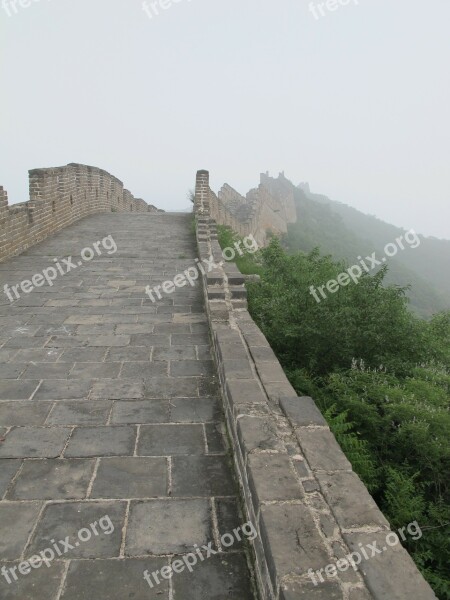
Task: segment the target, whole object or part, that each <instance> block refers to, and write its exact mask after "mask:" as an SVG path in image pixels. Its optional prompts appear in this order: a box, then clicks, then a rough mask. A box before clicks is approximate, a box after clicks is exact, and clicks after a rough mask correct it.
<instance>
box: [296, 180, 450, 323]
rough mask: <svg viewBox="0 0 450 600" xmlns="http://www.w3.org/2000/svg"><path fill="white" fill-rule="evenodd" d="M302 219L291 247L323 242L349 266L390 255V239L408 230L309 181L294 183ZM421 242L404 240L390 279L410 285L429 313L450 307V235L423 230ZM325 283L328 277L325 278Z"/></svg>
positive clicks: (417, 305) (325, 250) (414, 301)
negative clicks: (317, 191)
mask: <svg viewBox="0 0 450 600" xmlns="http://www.w3.org/2000/svg"><path fill="white" fill-rule="evenodd" d="M294 198H295V204H296V208H297V217H298V219H297V222H296V223H295V224H291V225H289V226H288V234H287V235H286V236H285V242H286V245H287V247H288V249H289V250H290V251H296V250H302V251H304V252H309V251H311V250H312V249H313V248H315V247H317V246H319V248H320V250H321V252H322V254H331V255H332V256H333V258H334V259H336V260H342V259H344V260H345V261H346V262H347V263H348V264H349V266H351V265H356V264H359V259H358V257H363V258H365V257H366V256H371V255H372V253H373V252H376V256H377V257H379V258H380V257H384V256H385V251H384V248H385V246H386V245H387V244H390V243H391V244H397V243H396V240H397V238H400V236H405V234H406V232H407V230H406V229H402V228H400V227H396V226H395V225H391V224H389V223H386V222H385V221H382V220H381V219H379V218H377V217H375V216H373V215H367V214H365V213H363V212H361V211H359V210H357V209H356V208H353V207H351V206H348V205H347V204H344V203H342V202H337V201H334V200H331V199H330V198H328V197H327V196H325V195H322V194H315V193H312V192H311V190H310V187H309V184H307V183H300V184H299V186H298V187H296V188H294ZM418 238H419V239H420V245H418V246H417V247H415V248H414V247H413V246H412V245H409V244H408V243H407V242H403V243H404V246H405V249H404V250H401V249H400V248H399V249H398V252H397V254H396V255H395V257H392V258H388V259H387V264H388V267H389V272H388V275H387V277H386V282H387V283H389V284H395V285H399V286H402V287H405V286H408V285H409V286H410V288H411V289H410V290H409V291H408V292H407V296H408V298H409V299H410V307H411V309H412V310H413V311H414V312H416V313H417V314H419V315H420V316H422V317H424V318H428V317H431V316H432V315H433V314H434V313H436V312H440V311H442V310H449V309H450V276H449V275H450V240H442V239H438V238H435V237H426V236H423V235H421V234H418ZM323 283H325V282H323Z"/></svg>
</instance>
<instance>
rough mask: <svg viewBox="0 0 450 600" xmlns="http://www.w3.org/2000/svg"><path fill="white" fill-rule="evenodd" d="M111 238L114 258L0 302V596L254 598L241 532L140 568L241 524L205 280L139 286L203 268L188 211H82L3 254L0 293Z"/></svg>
mask: <svg viewBox="0 0 450 600" xmlns="http://www.w3.org/2000/svg"><path fill="white" fill-rule="evenodd" d="M169 230H170V235H169V236H168V235H167V234H168V231H169ZM110 234H111V235H112V236H113V238H114V240H115V242H116V244H117V252H116V253H115V254H112V255H108V254H106V253H103V255H101V256H97V257H95V258H94V259H93V260H92V261H90V262H86V263H84V264H83V265H82V266H80V267H79V268H77V269H76V270H72V271H71V272H70V273H67V274H66V275H64V276H63V277H60V278H58V279H57V280H55V281H54V285H53V286H52V287H50V286H47V285H45V286H42V287H39V288H35V289H34V290H33V291H32V293H30V294H28V295H27V296H26V297H25V296H23V297H22V298H21V299H20V300H18V301H17V302H15V303H14V304H12V305H10V303H9V301H8V300H7V299H6V297H5V300H6V301H5V302H4V301H3V298H0V567H1V566H5V567H6V568H7V569H10V568H11V569H13V571H14V573H16V575H17V580H13V581H12V583H11V584H8V583H7V581H6V578H5V577H4V576H1V575H0V598H1V599H2V600H3V599H5V600H91V599H92V598H96V599H97V600H124V599H125V598H133V600H144V599H145V600H157V599H158V600H187V599H188V598H189V599H192V600H206V599H208V600H225V599H227V600H230V599H231V600H238V599H239V600H250V598H253V592H252V583H251V576H250V573H249V569H248V565H247V559H246V555H245V552H244V545H243V544H242V543H236V545H235V546H233V548H230V549H227V548H220V552H219V554H218V555H217V556H214V557H212V558H210V559H208V561H207V562H208V564H206V561H205V563H202V564H201V565H199V567H198V569H194V571H193V572H192V573H190V572H189V571H187V570H186V573H180V574H174V577H173V579H172V580H170V581H169V580H167V579H164V578H161V584H160V585H158V586H155V587H153V588H152V587H151V586H150V585H149V584H148V583H147V581H146V580H145V579H144V571H145V570H148V571H149V572H153V571H158V570H161V569H163V568H164V567H167V568H168V567H169V565H170V564H172V563H173V561H174V560H175V559H176V557H179V556H185V555H186V554H187V553H189V552H193V551H194V548H193V545H194V544H205V545H206V544H209V543H212V544H213V547H217V544H219V535H222V534H224V533H228V532H232V531H233V529H236V528H237V527H239V526H240V525H242V524H243V523H244V519H243V517H242V516H241V513H240V503H239V501H238V499H237V487H236V485H235V482H234V479H233V475H232V462H231V461H230V459H229V457H228V455H227V452H228V450H227V445H226V440H225V435H224V434H225V430H224V416H223V413H222V405H221V400H220V396H219V389H218V385H217V381H218V376H217V373H216V372H215V369H214V363H213V361H212V358H211V348H210V341H209V329H208V325H207V320H206V315H205V311H204V306H203V299H202V290H201V287H200V286H199V285H198V284H197V285H196V286H195V287H194V288H192V287H191V286H186V287H183V288H177V289H176V291H175V292H174V293H173V294H171V295H166V296H164V297H163V298H162V299H161V301H159V302H158V303H157V304H153V303H152V302H151V300H150V299H149V298H148V297H147V296H146V294H145V288H146V286H147V285H150V287H153V286H154V285H159V284H162V283H163V282H164V281H165V280H173V278H174V277H175V275H177V274H178V273H182V272H183V271H184V270H186V269H187V268H189V267H191V266H192V265H194V264H195V258H196V254H197V253H196V248H195V242H194V239H193V235H192V229H191V216H190V215H144V214H139V215H132V214H124V213H120V214H110V215H109V214H108V215H99V216H93V217H89V218H87V219H84V220H82V221H80V222H78V223H76V224H75V225H72V226H71V227H68V228H67V229H64V230H63V231H61V232H60V233H58V234H56V235H54V236H52V237H51V238H49V239H48V240H46V241H44V242H42V243H40V244H38V245H37V246H34V247H32V248H31V249H29V250H28V251H27V252H26V253H24V254H22V255H20V256H18V257H16V258H13V259H11V260H9V261H7V262H5V263H1V264H0V290H2V289H3V285H5V284H6V283H7V284H8V285H14V284H17V283H20V281H22V280H24V279H30V278H31V277H32V276H33V275H34V274H35V273H40V272H42V271H43V269H45V268H46V267H48V266H49V265H51V264H53V260H52V259H53V258H54V257H67V256H73V257H77V255H78V256H79V255H80V252H81V250H82V249H83V248H85V247H89V246H92V245H93V243H94V242H96V241H97V240H100V239H102V238H104V237H106V236H107V235H110ZM182 256H183V257H184V258H181V257H182ZM109 523H111V525H112V527H113V530H111V531H109V530H108V527H109V525H108V524H109ZM94 529H95V531H96V532H97V533H95V532H94ZM80 535H81V537H83V536H87V537H89V540H87V541H82V540H81V539H80V538H79V537H78V536H80ZM63 542H64V543H63ZM54 544H57V547H58V549H59V552H60V553H61V554H58V552H57V551H56V547H55V546H54ZM219 545H220V544H219ZM72 546H73V547H72ZM48 548H50V549H51V548H53V550H54V551H55V560H54V561H53V562H52V564H51V566H50V568H47V567H46V566H45V565H43V566H41V567H40V568H34V567H33V564H32V563H33V555H36V554H37V553H38V552H40V551H43V550H45V549H48ZM27 565H28V566H27ZM14 569H15V570H14ZM22 571H23V573H26V574H22ZM6 572H7V573H10V571H8V570H7V571H6ZM11 577H12V575H11ZM13 579H14V578H13Z"/></svg>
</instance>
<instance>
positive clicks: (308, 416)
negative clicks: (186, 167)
mask: <svg viewBox="0 0 450 600" xmlns="http://www.w3.org/2000/svg"><path fill="white" fill-rule="evenodd" d="M213 204H214V199H213V203H211V194H210V190H209V179H208V172H207V171H199V172H198V174H197V187H196V196H195V214H196V221H197V245H198V250H199V258H200V259H202V260H203V259H205V260H206V259H208V258H209V257H210V256H214V259H215V261H214V262H215V263H217V264H219V263H221V261H223V258H222V250H221V248H220V246H219V243H218V240H217V224H216V221H215V219H214V218H213V215H214V214H216V207H215V206H213ZM241 235H242V233H241ZM203 286H204V294H205V305H206V310H207V315H208V320H209V324H210V331H211V338H212V342H213V352H214V357H215V361H216V364H217V368H218V373H219V379H220V389H221V393H222V398H223V405H224V411H225V416H226V423H227V428H228V433H229V436H230V438H231V443H232V450H233V460H234V464H235V468H236V472H237V474H238V480H239V486H240V489H241V494H242V497H243V499H244V509H245V511H246V515H245V516H246V518H247V519H249V520H251V521H252V522H253V523H254V525H255V526H256V529H257V531H258V536H257V538H256V539H255V540H254V541H253V542H252V546H251V550H252V555H253V563H254V568H255V576H256V581H257V584H258V589H259V594H260V597H261V599H262V600H300V599H303V598H304V599H307V600H316V599H317V600H370V599H372V600H410V598H420V600H433V599H434V600H435V599H436V596H435V595H434V593H433V591H432V590H431V588H430V586H429V585H428V583H427V582H426V581H425V579H424V578H423V577H422V575H421V574H420V573H419V571H418V569H417V567H416V566H415V564H414V562H413V560H412V559H411V557H410V556H409V554H408V553H407V552H406V550H404V549H403V547H402V546H401V545H400V544H396V545H393V546H391V545H390V544H389V543H388V542H387V541H386V540H387V539H392V536H393V535H394V533H393V532H391V530H390V526H389V523H388V522H387V520H386V518H385V517H384V516H383V514H382V513H381V511H380V510H379V509H378V507H377V505H376V503H375V501H374V500H373V498H372V497H371V495H370V494H369V492H368V491H367V489H366V488H365V486H364V484H363V483H362V482H361V480H360V479H359V478H358V476H357V475H356V474H355V473H354V472H353V470H352V466H351V464H350V463H349V461H348V460H347V458H346V456H345V455H344V453H343V451H342V450H341V448H340V447H339V445H338V444H337V442H336V439H335V437H334V436H333V434H332V432H331V431H330V429H329V427H328V426H327V423H326V421H325V419H324V418H323V416H322V414H321V413H320V411H319V410H318V408H317V406H316V404H315V403H314V400H313V399H312V398H308V397H302V398H299V397H297V396H296V393H295V390H294V389H293V388H292V386H291V385H290V383H289V381H288V380H287V378H286V375H285V374H284V372H283V369H282V368H281V365H280V363H279V362H278V360H277V358H276V356H275V354H274V353H273V351H272V349H271V348H270V346H269V344H268V342H267V340H266V338H265V337H264V335H263V333H262V332H261V330H260V329H259V328H258V326H257V325H256V324H255V322H254V321H253V319H252V318H251V316H250V314H249V312H248V310H247V301H246V297H247V292H246V289H245V276H243V275H242V274H241V273H240V272H239V270H238V269H237V267H236V265H234V264H230V263H228V264H227V263H225V264H222V266H219V267H217V268H216V269H214V271H211V272H209V273H205V274H204V275H203ZM406 525H407V524H406V523H405V526H406ZM388 536H389V537H388ZM374 543H376V545H377V547H378V548H379V549H380V548H381V549H383V548H384V551H382V552H381V553H376V555H374V556H371V551H370V550H368V548H369V545H371V546H373V545H374ZM361 547H363V548H365V549H366V550H367V552H368V554H367V557H368V558H367V559H366V558H365V557H364V556H362V559H361V564H360V565H359V566H358V568H357V569H356V570H355V569H353V568H347V569H345V570H341V569H338V565H341V566H343V563H342V559H343V558H344V557H345V556H348V555H350V554H351V553H352V552H356V551H359V552H360V553H361ZM325 569H327V571H325ZM311 570H312V571H311ZM320 570H322V577H323V579H324V581H323V582H321V581H320V580H319V579H318V576H317V575H316V576H315V577H316V583H317V584H318V585H316V584H315V582H314V581H313V578H312V577H311V576H310V573H311V572H312V573H313V574H314V573H315V572H317V571H320ZM330 573H333V574H332V575H330Z"/></svg>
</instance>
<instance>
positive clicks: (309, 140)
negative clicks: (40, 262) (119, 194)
mask: <svg viewBox="0 0 450 600" xmlns="http://www.w3.org/2000/svg"><path fill="white" fill-rule="evenodd" d="M342 1H344V2H345V1H347V2H349V3H348V5H346V6H343V5H340V4H339V2H340V0H336V2H337V9H336V10H335V11H333V12H331V11H329V10H327V9H326V8H324V13H325V16H320V12H319V9H318V8H317V5H318V4H320V2H317V1H316V0H313V2H311V3H309V0H277V1H276V2H275V1H273V2H269V1H268V0H178V2H176V3H175V2H171V1H170V0H159V2H160V3H161V4H162V5H163V6H167V5H169V8H166V9H165V10H163V9H160V14H159V15H158V16H156V15H154V14H153V16H152V18H150V17H149V16H148V15H147V14H146V13H145V12H144V10H143V7H142V0H16V6H17V14H15V13H14V8H13V6H12V5H13V4H14V0H3V4H2V5H1V6H0V35H1V39H0V56H1V59H0V60H1V62H0V72H1V78H0V81H1V87H0V89H1V96H0V98H1V99H0V103H1V104H0V107H1V113H0V114H1V121H0V139H1V148H0V184H1V185H3V186H4V187H5V188H6V189H7V190H8V192H9V196H10V202H11V203H15V202H22V201H24V200H27V199H28V174H27V171H28V169H32V168H37V167H50V166H59V165H63V164H67V163H69V162H80V163H85V164H91V165H94V166H98V167H102V168H104V169H106V170H108V171H110V172H111V173H112V174H114V175H116V176H117V177H119V178H120V179H122V180H123V181H124V183H125V185H126V187H128V188H129V189H130V190H131V192H132V193H133V194H134V195H136V196H141V197H143V198H144V199H145V200H147V201H148V202H150V203H152V204H156V205H157V206H158V207H160V208H164V209H166V210H167V209H177V208H186V207H187V206H188V205H189V202H188V201H187V200H186V193H187V190H188V189H189V188H192V187H193V184H194V179H195V172H196V170H197V169H208V170H209V171H210V172H211V183H212V187H213V188H214V189H218V188H219V187H220V186H221V185H222V184H223V183H224V182H228V183H229V184H230V185H232V186H233V187H235V188H236V189H238V190H239V191H240V192H241V193H245V192H247V191H248V190H249V189H250V188H251V187H255V186H256V185H257V183H258V180H259V173H260V172H261V171H266V170H269V171H270V172H271V173H274V174H277V173H278V171H281V170H284V171H285V174H286V176H287V177H289V178H290V179H291V180H292V181H294V182H295V183H298V182H300V181H309V182H310V184H311V189H312V191H314V192H318V193H324V194H327V195H328V196H330V197H331V198H333V199H334V200H340V201H342V202H346V203H348V204H350V205H352V206H355V207H356V208H359V209H360V210H363V211H364V212H368V213H371V214H375V215H377V216H378V217H380V218H382V219H384V220H386V221H389V222H392V223H394V224H396V225H401V226H404V227H407V228H410V227H413V228H414V229H416V230H417V231H421V232H423V233H425V234H427V235H435V236H437V237H446V238H449V239H450V218H449V217H450V208H449V206H450V119H449V114H448V113H449V107H450V79H449V57H450V52H449V44H450V36H449V33H448V27H449V23H450V2H449V1H448V0H427V1H426V2H425V1H424V0H359V3H358V1H357V0H342ZM1 2H2V0H0V3H1ZM20 2H22V4H23V5H24V6H23V7H21V6H20ZM28 3H29V4H30V6H26V5H27V4H28ZM170 5H171V6H170ZM310 5H311V6H312V7H313V8H314V9H315V12H316V16H318V17H319V18H318V19H316V18H315V17H314V15H313V11H312V10H310V9H309V6H310ZM7 11H9V12H10V14H11V16H8V14H7ZM150 11H151V9H150ZM151 14H152V13H151V12H150V15H151Z"/></svg>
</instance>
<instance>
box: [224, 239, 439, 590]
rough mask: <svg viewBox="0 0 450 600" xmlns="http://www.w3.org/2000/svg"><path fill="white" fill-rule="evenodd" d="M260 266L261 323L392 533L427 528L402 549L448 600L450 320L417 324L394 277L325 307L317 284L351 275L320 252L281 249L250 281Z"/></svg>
mask: <svg viewBox="0 0 450 600" xmlns="http://www.w3.org/2000/svg"><path fill="white" fill-rule="evenodd" d="M226 235H228V236H230V235H231V233H230V232H228V233H227V234H226ZM220 237H221V243H223V241H224V231H223V230H221V235H220ZM252 260H253V261H255V269H254V272H255V271H256V270H257V271H258V273H259V274H260V276H261V281H260V282H259V283H252V284H248V286H247V287H248V291H249V309H250V312H251V314H252V316H253V318H254V319H255V321H256V322H257V323H258V325H259V326H260V328H261V329H262V330H263V332H264V333H265V335H266V337H267V339H268V341H269V342H270V344H271V346H272V348H273V349H274V350H275V352H276V353H277V356H278V358H279V359H280V362H281V363H282V365H283V367H284V369H285V371H286V373H287V374H288V376H289V378H290V380H291V382H292V384H293V386H294V387H295V389H296V390H297V393H298V394H299V395H310V396H312V397H314V398H315V400H316V401H317V403H318V405H319V406H320V408H321V410H322V411H323V413H324V415H325V417H326V418H327V420H328V422H329V424H330V427H331V429H332V430H333V432H334V433H335V435H336V437H337V439H338V441H339V443H340V444H341V446H342V448H343V450H344V452H346V454H347V456H348V457H349V460H350V461H351V462H352V464H353V468H354V470H355V471H356V472H357V473H358V474H359V475H360V477H361V478H362V479H363V481H364V482H365V484H366V485H367V487H368V488H369V490H370V491H371V493H372V494H373V496H374V498H375V499H376V501H377V502H378V504H379V506H380V508H381V509H382V510H383V512H384V514H385V515H386V516H387V518H388V519H389V520H390V523H391V525H392V527H395V528H397V527H403V526H406V525H408V524H409V523H411V522H413V521H417V522H418V523H419V525H420V527H421V529H422V531H423V536H422V538H421V539H420V540H418V541H412V540H410V541H409V542H408V541H407V542H405V546H406V547H407V549H408V550H409V551H410V553H411V555H412V556H413V558H414V559H415V561H416V563H417V565H418V566H419V568H420V569H421V570H422V572H423V574H424V575H425V577H426V578H427V579H428V581H429V582H430V584H431V585H432V586H433V588H434V590H435V592H436V594H437V596H438V597H439V598H440V599H441V600H450V576H449V566H448V565H449V564H450V539H449V533H450V528H449V525H448V524H449V522H450V444H449V437H450V414H449V400H450V313H440V314H437V315H435V316H434V317H433V318H432V320H431V321H430V322H427V321H424V320H421V319H419V318H418V317H416V316H414V315H413V313H411V311H409V310H408V306H407V299H406V297H405V289H403V288H401V287H398V286H388V285H386V283H385V277H386V268H384V269H382V270H381V271H379V272H378V273H376V274H374V275H372V274H366V275H365V276H364V277H362V279H361V280H360V282H359V284H357V285H355V284H353V283H351V284H350V285H348V286H346V287H341V288H340V289H339V291H337V292H336V293H334V294H331V293H328V297H327V298H326V299H322V300H321V302H319V303H318V302H317V301H316V300H315V299H314V297H313V295H312V294H311V293H310V286H315V287H316V288H317V287H318V286H319V285H323V284H326V283H327V281H329V280H330V279H336V278H337V275H338V274H339V273H341V272H342V271H343V269H344V267H345V265H344V264H343V263H339V262H335V261H333V260H332V259H331V258H330V257H327V256H325V257H324V256H321V255H320V254H319V251H318V250H317V249H316V250H314V251H312V252H310V253H309V254H304V253H298V254H294V255H288V254H287V253H286V252H285V251H284V249H283V248H282V246H281V244H280V242H279V241H278V240H277V239H273V240H272V241H271V244H270V245H269V247H267V248H266V249H264V250H262V251H261V252H260V253H259V254H258V255H257V256H255V257H254V258H251V257H249V258H248V259H247V265H246V267H247V272H248V271H249V270H250V269H251V264H250V263H251V261H252Z"/></svg>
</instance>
